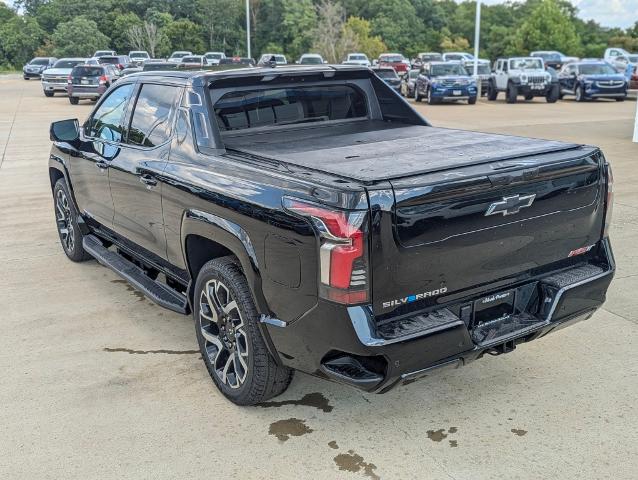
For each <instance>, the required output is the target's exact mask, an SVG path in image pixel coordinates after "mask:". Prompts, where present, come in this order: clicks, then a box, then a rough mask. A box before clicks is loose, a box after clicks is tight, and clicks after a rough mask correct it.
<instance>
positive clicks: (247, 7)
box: [246, 0, 252, 58]
mask: <svg viewBox="0 0 638 480" xmlns="http://www.w3.org/2000/svg"><path fill="white" fill-rule="evenodd" d="M246 50H247V52H248V58H252V55H251V54H250V0H246Z"/></svg>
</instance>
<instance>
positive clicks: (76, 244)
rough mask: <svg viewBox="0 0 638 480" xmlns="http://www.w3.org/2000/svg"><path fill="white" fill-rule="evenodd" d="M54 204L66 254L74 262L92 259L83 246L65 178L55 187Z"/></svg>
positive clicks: (76, 215)
mask: <svg viewBox="0 0 638 480" xmlns="http://www.w3.org/2000/svg"><path fill="white" fill-rule="evenodd" d="M53 203H54V206H55V222H56V224H57V227H58V236H59V237H60V243H61V244H62V249H63V250H64V253H66V256H67V257H69V259H70V260H72V261H74V262H84V261H85V260H88V259H90V258H91V255H89V254H88V253H87V252H86V251H85V250H84V247H83V246H82V238H83V235H82V232H81V231H80V227H79V225H78V220H77V219H78V212H77V210H76V208H75V204H74V203H73V199H72V198H71V195H70V193H69V189H68V187H67V185H66V181H65V180H64V179H63V178H61V179H59V180H58V181H57V182H56V183H55V187H53Z"/></svg>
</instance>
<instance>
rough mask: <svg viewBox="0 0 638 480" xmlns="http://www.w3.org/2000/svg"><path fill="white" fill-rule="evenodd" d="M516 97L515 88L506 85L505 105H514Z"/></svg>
mask: <svg viewBox="0 0 638 480" xmlns="http://www.w3.org/2000/svg"><path fill="white" fill-rule="evenodd" d="M517 97H518V92H517V91H516V86H514V85H513V84H511V83H508V84H507V103H516V99H517Z"/></svg>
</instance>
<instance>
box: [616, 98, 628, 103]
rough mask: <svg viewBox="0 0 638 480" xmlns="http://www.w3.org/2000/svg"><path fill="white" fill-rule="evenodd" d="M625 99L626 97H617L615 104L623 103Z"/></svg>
mask: <svg viewBox="0 0 638 480" xmlns="http://www.w3.org/2000/svg"><path fill="white" fill-rule="evenodd" d="M625 98H627V97H617V98H616V101H617V102H624V101H625Z"/></svg>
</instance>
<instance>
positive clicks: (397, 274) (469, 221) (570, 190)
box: [369, 147, 603, 315]
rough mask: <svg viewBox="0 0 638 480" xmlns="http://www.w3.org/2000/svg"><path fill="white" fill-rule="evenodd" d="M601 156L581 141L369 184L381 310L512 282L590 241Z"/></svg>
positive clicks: (596, 229) (596, 222) (597, 212)
mask: <svg viewBox="0 0 638 480" xmlns="http://www.w3.org/2000/svg"><path fill="white" fill-rule="evenodd" d="M600 158H601V157H600V154H599V153H598V152H597V151H596V149H594V148H591V147H583V148H580V149H578V150H571V151H567V152H561V153H556V154H546V155H539V156H535V157H528V158H525V159H519V160H512V161H509V162H508V161H502V162H495V163H492V164H485V165H476V166H470V167H465V168H462V169H457V170H448V171H445V172H441V173H431V174H426V175H420V176H416V177H412V178H405V179H397V180H391V182H390V184H391V188H389V189H387V190H382V191H376V192H375V191H370V193H369V195H370V203H371V208H372V213H373V219H374V220H373V225H372V228H371V231H372V238H371V248H372V251H371V263H372V273H373V274H372V285H373V303H374V310H375V314H377V315H379V314H381V315H383V314H390V313H392V312H393V311H395V310H397V308H400V307H404V306H405V305H406V304H408V303H414V305H412V306H411V307H415V308H418V307H423V308H425V307H427V306H430V305H434V304H437V303H438V302H440V301H442V300H443V299H446V298H447V299H450V298H454V297H456V298H461V297H462V296H463V295H468V294H469V292H472V291H474V292H476V291H477V290H479V291H480V290H481V289H486V288H494V285H495V284H498V282H503V285H510V284H511V282H512V281H513V280H512V279H521V278H524V277H526V276H529V275H532V273H533V272H538V271H547V270H548V269H551V268H555V265H556V264H557V263H558V262H561V261H565V260H566V259H568V257H569V254H570V252H571V251H573V250H576V249H578V248H581V247H588V246H590V245H594V244H595V243H596V242H597V241H598V240H599V239H600V237H601V232H602V221H603V212H602V209H601V202H600V198H601V189H602V173H601V172H602V170H601V168H602V167H601V164H600ZM375 212H376V213H375ZM451 296H452V297H451ZM399 311H401V310H399Z"/></svg>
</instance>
